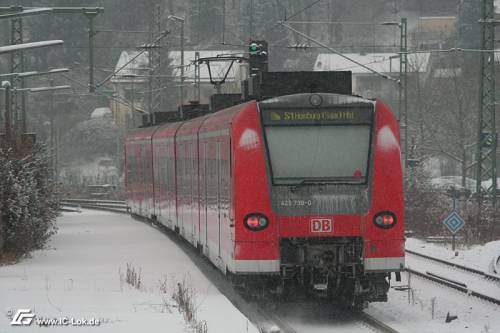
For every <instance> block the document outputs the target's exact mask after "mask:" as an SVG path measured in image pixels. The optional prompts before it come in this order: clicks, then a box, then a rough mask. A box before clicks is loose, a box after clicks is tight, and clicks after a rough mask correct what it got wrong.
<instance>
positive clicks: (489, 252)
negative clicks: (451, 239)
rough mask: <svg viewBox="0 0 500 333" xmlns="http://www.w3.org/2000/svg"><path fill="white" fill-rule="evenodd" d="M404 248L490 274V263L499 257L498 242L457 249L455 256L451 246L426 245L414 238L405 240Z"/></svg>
mask: <svg viewBox="0 0 500 333" xmlns="http://www.w3.org/2000/svg"><path fill="white" fill-rule="evenodd" d="M406 248H407V249H408V250H412V251H415V252H418V253H422V254H426V255H429V256H433V257H435V258H439V259H443V260H447V261H450V262H455V263H457V264H460V265H463V266H467V267H471V268H475V269H479V270H483V271H485V272H487V273H489V272H490V265H491V262H492V261H493V260H494V259H495V258H498V256H500V240H497V241H494V242H489V243H486V244H485V245H474V246H470V247H463V246H462V247H458V249H457V252H458V255H457V256H455V253H454V252H453V251H452V250H451V244H434V243H426V242H425V241H423V240H419V239H416V238H408V239H407V240H406Z"/></svg>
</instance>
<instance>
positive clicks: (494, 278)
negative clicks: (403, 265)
mask: <svg viewBox="0 0 500 333" xmlns="http://www.w3.org/2000/svg"><path fill="white" fill-rule="evenodd" d="M405 252H406V253H409V254H410V255H413V256H416V257H420V258H424V259H426V260H429V261H433V262H437V263H440V264H443V265H446V266H450V267H453V268H457V269H460V270H462V271H466V272H469V273H472V274H477V275H480V276H482V277H484V278H486V279H488V280H492V281H495V282H500V276H497V275H493V274H489V273H487V272H484V271H481V270H479V269H475V268H471V267H467V266H464V265H460V264H457V263H453V262H450V261H447V260H443V259H438V258H434V257H431V256H428V255H425V254H422V253H418V252H415V251H412V250H405ZM498 260H500V257H499V258H497V264H496V265H497V266H498V265H500V263H498ZM494 266H495V265H494Z"/></svg>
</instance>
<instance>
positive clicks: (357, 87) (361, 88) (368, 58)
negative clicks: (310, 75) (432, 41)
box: [313, 53, 430, 110]
mask: <svg viewBox="0 0 500 333" xmlns="http://www.w3.org/2000/svg"><path fill="white" fill-rule="evenodd" d="M345 56H347V57H348V58H350V59H353V60H355V61H356V62H358V63H361V64H363V65H365V66H367V67H369V68H371V69H372V70H374V71H376V72H379V73H382V74H385V75H388V76H391V77H393V78H395V79H399V55H397V54H396V53H366V54H355V53H353V54H345ZM429 59H430V53H416V54H409V55H408V73H409V75H416V74H419V75H421V77H422V79H425V76H426V75H427V73H428V72H429V70H430V68H429ZM313 70H314V71H351V72H352V91H353V94H355V95H360V96H363V97H365V98H380V99H382V100H383V101H384V102H385V103H387V104H388V105H389V106H390V107H391V108H392V109H393V110H398V101H399V86H398V84H397V83H396V82H395V81H393V80H388V79H385V78H383V77H381V76H380V75H377V74H375V73H373V72H371V71H369V70H368V69H367V68H364V67H362V66H359V65H356V64H355V63H353V62H352V61H349V60H347V59H346V58H344V57H342V56H340V55H337V54H332V53H322V54H319V55H318V57H317V58H316V62H315V64H314V69H313Z"/></svg>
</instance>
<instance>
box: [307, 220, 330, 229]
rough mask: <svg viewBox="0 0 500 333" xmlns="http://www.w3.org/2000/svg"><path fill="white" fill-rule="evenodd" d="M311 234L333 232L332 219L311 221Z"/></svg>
mask: <svg viewBox="0 0 500 333" xmlns="http://www.w3.org/2000/svg"><path fill="white" fill-rule="evenodd" d="M311 232H333V222H332V220H331V219H311Z"/></svg>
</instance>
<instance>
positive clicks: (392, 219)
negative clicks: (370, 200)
mask: <svg viewBox="0 0 500 333" xmlns="http://www.w3.org/2000/svg"><path fill="white" fill-rule="evenodd" d="M396 222H397V219H396V214H394V213H393V212H380V213H378V214H377V215H375V217H374V218H373V223H375V225H376V226H377V227H379V228H382V229H390V228H392V227H394V225H396Z"/></svg>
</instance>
